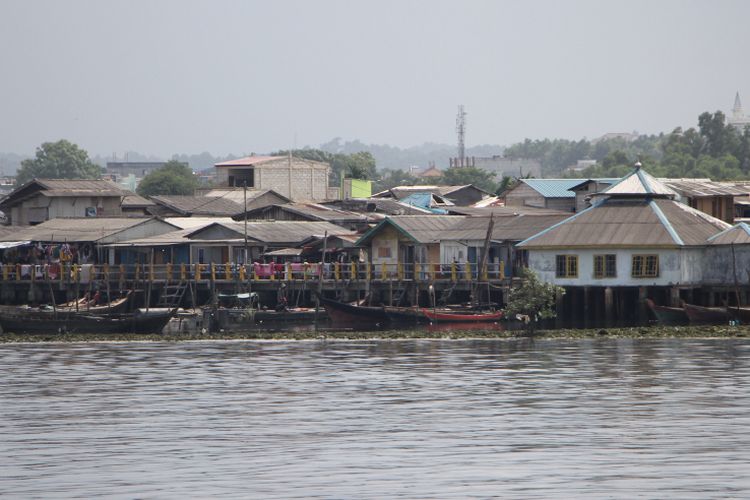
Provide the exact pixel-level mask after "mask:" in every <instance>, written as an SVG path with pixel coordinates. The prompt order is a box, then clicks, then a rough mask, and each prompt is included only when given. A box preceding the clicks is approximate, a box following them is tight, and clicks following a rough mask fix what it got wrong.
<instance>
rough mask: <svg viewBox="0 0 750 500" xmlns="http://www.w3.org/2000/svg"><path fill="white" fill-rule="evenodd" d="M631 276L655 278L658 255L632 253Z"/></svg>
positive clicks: (656, 275)
mask: <svg viewBox="0 0 750 500" xmlns="http://www.w3.org/2000/svg"><path fill="white" fill-rule="evenodd" d="M632 275H633V278H656V277H658V276H659V256H658V255H633V272H632Z"/></svg>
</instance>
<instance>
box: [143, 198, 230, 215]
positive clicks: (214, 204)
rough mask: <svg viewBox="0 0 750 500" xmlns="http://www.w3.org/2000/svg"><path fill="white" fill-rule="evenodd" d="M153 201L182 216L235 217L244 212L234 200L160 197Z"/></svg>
mask: <svg viewBox="0 0 750 500" xmlns="http://www.w3.org/2000/svg"><path fill="white" fill-rule="evenodd" d="M151 199H152V200H153V201H154V202H155V203H156V204H157V205H161V206H162V207H166V208H167V209H169V210H172V211H174V212H177V213H179V214H182V215H188V216H189V215H219V216H230V217H231V216H233V215H237V214H239V213H241V212H242V206H241V205H240V204H238V203H236V202H234V201H232V200H227V199H226V198H220V197H216V196H177V195H170V196H167V195H160V196H152V197H151Z"/></svg>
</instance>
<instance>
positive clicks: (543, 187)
mask: <svg viewBox="0 0 750 500" xmlns="http://www.w3.org/2000/svg"><path fill="white" fill-rule="evenodd" d="M521 182H523V183H524V184H526V185H528V186H529V187H530V188H532V189H533V190H535V191H536V192H538V193H539V194H541V195H542V196H544V197H545V198H575V196H576V194H575V193H574V192H573V191H570V188H572V187H575V186H577V185H578V184H580V183H581V182H582V180H581V179H521Z"/></svg>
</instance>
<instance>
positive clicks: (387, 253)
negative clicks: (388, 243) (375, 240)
mask: <svg viewBox="0 0 750 500" xmlns="http://www.w3.org/2000/svg"><path fill="white" fill-rule="evenodd" d="M378 258H379V259H390V258H391V247H378Z"/></svg>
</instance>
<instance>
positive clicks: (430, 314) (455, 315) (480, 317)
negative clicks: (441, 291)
mask: <svg viewBox="0 0 750 500" xmlns="http://www.w3.org/2000/svg"><path fill="white" fill-rule="evenodd" d="M422 313H423V314H424V315H425V316H426V317H427V319H429V320H430V321H432V322H443V323H480V322H490V323H491V322H493V321H500V320H501V319H502V318H503V315H504V312H503V311H484V312H482V311H450V310H435V309H422Z"/></svg>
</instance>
